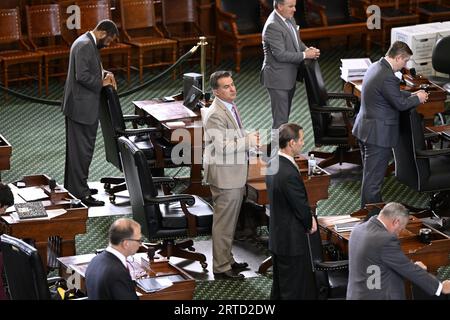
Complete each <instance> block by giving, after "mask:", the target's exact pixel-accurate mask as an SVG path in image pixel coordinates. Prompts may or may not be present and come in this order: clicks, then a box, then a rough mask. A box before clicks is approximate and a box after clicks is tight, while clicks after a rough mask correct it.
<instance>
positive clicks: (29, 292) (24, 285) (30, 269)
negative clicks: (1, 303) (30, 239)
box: [0, 234, 50, 300]
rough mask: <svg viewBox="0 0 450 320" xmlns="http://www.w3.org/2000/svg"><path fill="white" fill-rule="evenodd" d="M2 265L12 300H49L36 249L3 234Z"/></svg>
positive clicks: (1, 246)
mask: <svg viewBox="0 0 450 320" xmlns="http://www.w3.org/2000/svg"><path fill="white" fill-rule="evenodd" d="M0 248H1V252H2V254H3V264H4V270H5V275H6V282H7V283H8V288H9V292H10V295H11V299H12V300H49V299H50V291H49V289H48V285H47V278H46V274H45V272H44V267H43V265H42V261H41V257H40V256H39V253H38V251H37V250H36V248H33V247H32V246H30V245H29V244H27V243H25V242H24V241H22V240H20V239H17V238H14V237H11V236H9V235H6V234H3V235H1V236H0Z"/></svg>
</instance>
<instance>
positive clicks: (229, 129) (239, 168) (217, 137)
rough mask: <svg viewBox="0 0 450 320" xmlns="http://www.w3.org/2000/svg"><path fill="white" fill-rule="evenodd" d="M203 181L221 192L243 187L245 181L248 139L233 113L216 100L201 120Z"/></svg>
mask: <svg viewBox="0 0 450 320" xmlns="http://www.w3.org/2000/svg"><path fill="white" fill-rule="evenodd" d="M203 123H204V128H205V134H204V139H205V150H204V155H203V169H204V173H203V179H204V181H203V182H205V183H208V184H211V185H213V186H215V187H217V188H221V189H235V188H242V187H243V186H245V184H246V182H247V167H248V165H247V151H248V148H249V145H248V138H247V137H246V135H245V132H244V130H241V129H239V127H238V125H237V123H236V121H235V120H234V116H233V114H232V113H231V112H230V111H229V110H228V109H227V107H225V106H224V105H223V103H222V102H220V101H219V100H218V99H217V98H216V99H214V101H213V103H212V104H211V106H210V107H209V111H208V113H207V115H206V117H205V119H204V120H203Z"/></svg>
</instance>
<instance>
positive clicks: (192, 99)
mask: <svg viewBox="0 0 450 320" xmlns="http://www.w3.org/2000/svg"><path fill="white" fill-rule="evenodd" d="M202 95H203V92H202V90H200V89H199V88H197V87H196V86H191V88H190V89H189V91H188V92H187V95H186V97H185V99H184V103H183V104H184V106H185V107H186V108H188V109H190V110H194V109H195V107H196V106H197V104H198V101H199V100H200V98H201V97H202Z"/></svg>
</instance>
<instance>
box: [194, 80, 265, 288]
mask: <svg viewBox="0 0 450 320" xmlns="http://www.w3.org/2000/svg"><path fill="white" fill-rule="evenodd" d="M210 85H211V89H212V90H213V93H214V96H215V99H214V101H213V103H212V105H211V107H210V108H209V111H208V114H207V115H206V117H205V119H204V121H203V122H204V127H205V153H204V158H203V166H204V180H205V182H206V183H208V184H209V185H210V188H211V194H212V199H213V206H214V217H213V227H212V242H213V271H214V275H215V277H216V278H227V279H243V278H244V275H243V274H240V273H239V271H242V270H244V269H246V268H247V267H248V264H247V263H246V262H242V263H238V262H236V261H235V260H234V258H233V254H232V253H231V247H232V244H233V237H234V232H235V229H236V223H237V220H238V216H239V212H240V209H241V204H242V199H243V197H244V192H245V183H246V181H247V166H248V164H247V152H248V150H249V148H251V147H256V146H257V143H258V134H257V133H256V132H252V133H249V134H246V133H245V130H244V129H243V127H242V122H241V119H240V116H239V113H238V111H237V108H236V105H235V104H234V100H235V99H236V87H235V86H234V82H233V79H232V78H231V73H230V72H228V71H217V72H214V73H213V74H212V75H211V77H210Z"/></svg>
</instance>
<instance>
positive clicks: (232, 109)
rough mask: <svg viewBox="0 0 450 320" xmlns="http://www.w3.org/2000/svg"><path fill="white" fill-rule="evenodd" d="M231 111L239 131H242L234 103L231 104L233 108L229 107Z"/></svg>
mask: <svg viewBox="0 0 450 320" xmlns="http://www.w3.org/2000/svg"><path fill="white" fill-rule="evenodd" d="M231 111H232V112H233V116H234V118H235V119H236V122H237V124H238V126H239V129H242V122H241V117H239V113H238V111H237V108H236V105H235V104H234V103H233V106H232V107H231Z"/></svg>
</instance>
